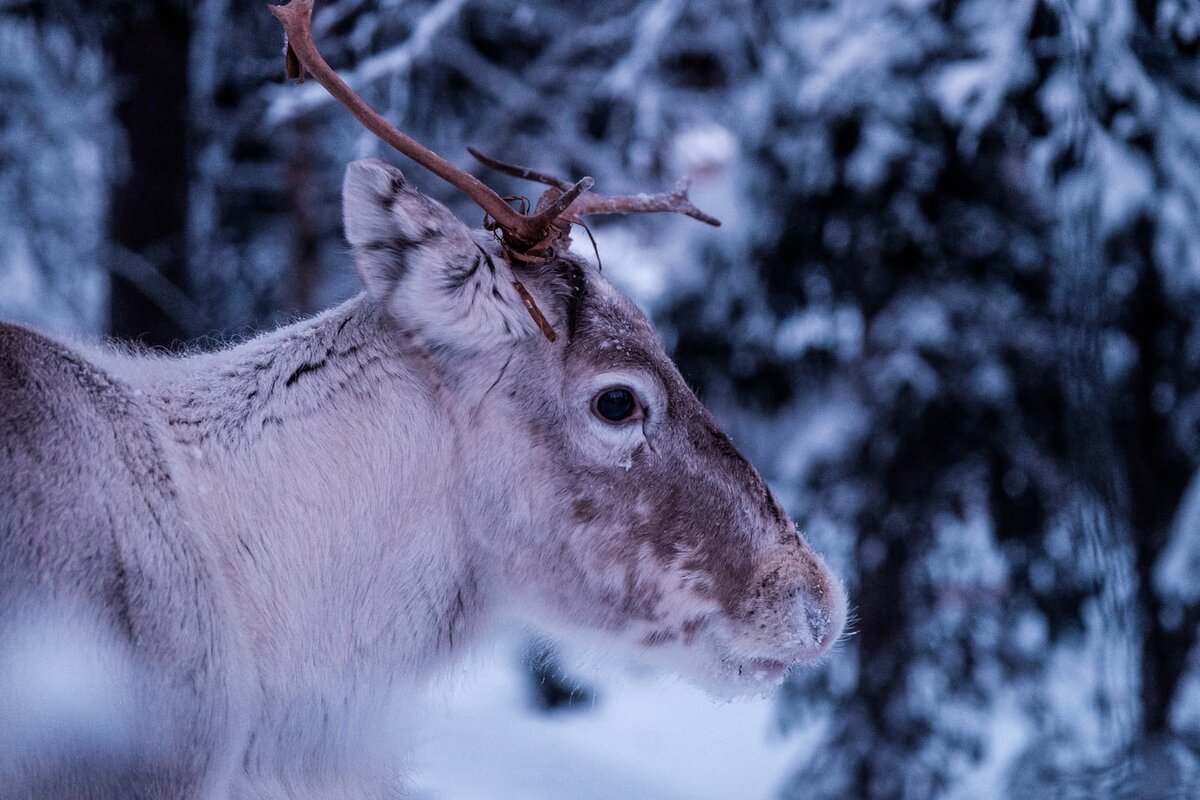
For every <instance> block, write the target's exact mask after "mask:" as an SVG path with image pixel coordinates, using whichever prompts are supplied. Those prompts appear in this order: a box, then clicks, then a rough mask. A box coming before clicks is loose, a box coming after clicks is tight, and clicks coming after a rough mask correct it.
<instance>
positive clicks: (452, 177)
mask: <svg viewBox="0 0 1200 800" xmlns="http://www.w3.org/2000/svg"><path fill="white" fill-rule="evenodd" d="M268 8H269V9H270V11H271V13H272V14H274V15H275V18H276V19H278V20H279V21H280V23H281V24H282V25H283V30H284V32H285V34H286V35H287V50H286V54H285V60H286V64H287V73H288V77H290V78H294V79H296V80H300V81H302V80H304V72H305V71H306V70H307V71H308V72H309V73H310V74H311V75H312V76H313V77H314V78H316V79H317V82H318V83H320V84H321V85H322V86H324V87H325V89H326V91H328V92H329V94H330V95H332V96H333V97H334V98H335V99H336V100H337V101H338V102H340V103H341V104H342V105H344V106H345V107H346V108H347V109H348V110H349V111H350V113H351V114H353V115H354V116H355V118H357V119H358V121H359V122H361V123H362V124H363V126H364V127H366V129H367V130H369V131H371V133H373V134H375V135H376V136H378V137H379V138H380V139H382V140H383V141H385V142H387V143H388V144H390V145H391V146H392V147H394V148H396V149H397V150H398V151H400V152H401V153H403V154H404V155H406V156H408V157H409V158H411V159H412V160H413V161H415V162H417V163H418V164H420V165H421V166H422V167H425V168H426V169H427V170H429V171H430V172H432V173H433V174H435V175H437V176H438V177H440V178H442V179H443V180H445V181H446V182H448V183H449V184H450V185H452V186H454V187H455V188H457V189H459V190H460V191H462V192H463V193H464V194H466V195H467V196H468V197H470V198H471V199H472V200H474V201H475V202H476V203H478V204H479V206H480V208H482V209H483V210H484V211H485V212H486V213H487V214H488V216H490V217H491V218H492V219H493V220H495V225H496V227H498V228H500V229H501V230H502V231H504V233H505V237H506V239H508V240H509V242H510V244H512V245H515V246H517V247H522V248H528V247H531V246H534V245H536V244H538V243H540V242H541V241H542V240H543V239H544V238H545V236H546V233H547V232H548V230H549V229H550V227H551V225H553V224H554V222H555V220H557V219H558V217H559V216H561V214H562V208H560V207H558V204H555V205H554V206H551V207H547V208H545V209H542V210H540V211H538V212H537V213H535V214H531V215H525V214H520V213H518V212H517V211H515V210H513V208H512V207H511V206H510V205H508V203H506V202H505V201H504V198H502V197H500V195H498V194H496V193H495V192H494V191H492V190H491V189H490V188H488V186H487V185H486V184H484V183H483V181H481V180H479V179H478V178H476V177H475V176H474V175H472V174H471V173H469V172H466V171H465V170H462V169H460V168H458V167H456V166H454V165H453V164H451V163H450V162H449V161H447V160H446V159H444V158H442V157H441V156H439V155H438V154H437V153H434V152H433V151H432V150H430V149H428V148H426V147H425V146H424V145H422V144H421V143H420V142H418V141H417V140H416V139H413V138H412V137H410V136H408V135H407V134H405V133H404V132H402V131H400V130H399V129H397V128H396V127H394V126H392V125H391V124H389V123H388V122H387V120H385V119H384V118H383V117H382V116H380V114H379V113H378V112H377V111H375V109H373V108H371V107H370V106H369V105H367V102H366V101H365V100H363V99H362V98H361V97H359V96H358V95H357V94H355V92H354V90H353V89H351V88H350V86H349V85H347V84H346V82H345V81H343V80H342V79H341V78H340V77H339V76H338V74H337V73H336V72H334V71H333V68H332V67H330V66H329V64H328V63H326V61H325V59H324V58H323V57H322V56H321V53H320V52H319V51H318V50H317V46H316V43H315V42H314V41H313V37H312V13H313V0H291V2H289V3H288V4H287V5H285V6H275V5H271V6H268ZM591 185H592V179H591V178H583V179H582V180H580V181H579V182H578V183H576V184H574V186H573V187H572V188H571V189H570V190H569V191H568V192H567V193H568V194H571V193H573V197H572V199H574V198H576V197H578V196H579V195H580V194H583V193H584V192H586V191H587V190H588V189H589V188H590V187H591Z"/></svg>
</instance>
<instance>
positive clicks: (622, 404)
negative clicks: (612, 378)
mask: <svg viewBox="0 0 1200 800" xmlns="http://www.w3.org/2000/svg"><path fill="white" fill-rule="evenodd" d="M637 410H638V401H637V398H636V397H634V396H633V392H631V391H629V390H628V389H625V388H617V389H606V390H604V391H603V392H601V393H600V394H598V395H596V399H595V400H593V401H592V411H593V412H594V413H595V414H596V416H598V417H600V419H602V420H604V421H605V422H624V421H625V420H627V419H629V418H630V417H632V416H633V415H634V413H635V412H636V411H637Z"/></svg>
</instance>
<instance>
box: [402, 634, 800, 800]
mask: <svg viewBox="0 0 1200 800" xmlns="http://www.w3.org/2000/svg"><path fill="white" fill-rule="evenodd" d="M515 652H516V648H515V647H514V646H511V645H510V646H498V647H497V648H496V650H495V653H494V657H490V658H486V659H479V660H478V661H477V662H476V663H475V664H473V665H471V666H469V667H468V668H467V669H466V670H465V672H464V673H463V674H462V675H461V676H460V678H459V679H458V680H457V681H456V682H455V685H454V686H452V687H449V688H447V689H446V690H445V691H444V692H439V693H438V694H437V696H436V697H435V698H434V700H433V701H432V702H431V704H430V708H429V709H428V714H427V715H426V717H427V718H426V719H425V720H424V721H423V722H422V723H421V730H420V732H419V736H420V741H419V744H418V747H417V752H416V765H415V766H416V771H415V776H414V782H415V784H416V785H417V786H418V787H420V789H421V792H422V793H421V794H419V795H418V796H419V797H420V798H421V800H485V798H486V800H508V799H509V798H512V799H513V800H517V799H519V800H551V798H553V799H554V800H563V798H571V800H593V799H595V800H601V798H603V800H613V798H621V799H622V800H710V798H711V800H730V799H731V798H738V800H756V799H757V798H768V797H773V796H774V792H775V791H777V790H778V789H779V787H780V786H781V785H783V783H784V779H785V777H786V775H787V773H788V771H789V770H790V768H791V767H792V766H793V765H794V764H795V763H796V761H797V760H798V759H799V758H800V757H801V756H803V755H804V753H805V752H807V749H808V747H810V746H811V744H810V743H811V742H813V741H815V736H812V735H805V734H798V735H792V736H786V737H785V736H783V735H782V734H780V733H779V732H778V731H777V730H776V729H775V727H774V724H773V721H772V716H773V709H774V706H773V703H772V701H771V700H770V699H769V698H750V699H740V700H735V701H730V702H718V701H714V700H713V699H711V698H710V697H709V696H708V695H705V694H704V693H702V692H701V691H700V690H698V689H694V688H692V687H691V686H689V685H687V684H685V683H683V682H682V681H680V680H678V679H673V678H668V677H663V676H653V675H649V674H645V673H642V672H638V671H635V670H632V669H622V668H619V667H613V668H609V669H606V670H604V671H603V672H592V674H589V675H587V676H586V677H587V680H588V683H589V684H590V685H592V686H594V687H596V688H597V689H598V695H599V697H598V700H597V701H596V703H595V705H594V706H593V707H592V708H590V709H580V710H565V711H560V712H553V713H550V714H546V713H543V712H539V711H537V710H534V709H533V708H532V707H531V705H530V703H529V700H528V689H527V686H526V683H525V680H526V678H525V677H524V676H523V675H522V674H521V673H520V672H519V671H518V668H517V657H516V655H515ZM572 672H573V674H577V673H575V670H572ZM812 733H813V734H816V733H817V731H813V732H812Z"/></svg>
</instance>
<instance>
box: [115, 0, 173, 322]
mask: <svg viewBox="0 0 1200 800" xmlns="http://www.w3.org/2000/svg"><path fill="white" fill-rule="evenodd" d="M118 13H124V14H127V15H128V17H129V19H128V21H127V24H119V25H113V26H111V28H110V31H111V33H110V34H109V35H108V37H107V38H106V41H105V50H106V52H107V54H108V57H109V60H110V64H111V66H112V69H113V72H114V78H115V83H116V85H117V87H118V91H119V92H120V94H119V96H118V98H117V105H116V116H117V120H118V122H119V123H120V124H121V125H122V127H123V128H124V131H125V136H126V141H127V144H128V151H129V161H128V170H127V172H126V174H125V175H124V181H123V182H122V183H120V184H118V185H115V186H114V187H113V194H112V202H111V204H110V212H109V214H110V215H109V231H110V239H111V241H112V243H113V246H114V250H115V253H114V255H113V257H114V259H116V260H119V261H140V262H141V265H140V266H139V268H138V269H137V270H128V269H126V270H121V269H118V270H117V274H114V275H113V279H112V290H111V291H112V296H111V299H110V303H109V330H110V333H112V335H113V336H118V337H122V338H128V339H138V340H140V341H143V342H145V343H146V344H150V345H170V344H172V343H173V342H175V341H178V340H180V339H182V338H184V337H185V335H186V326H185V324H184V320H182V319H181V318H180V317H181V314H182V313H183V312H182V309H173V308H171V307H169V306H170V304H169V303H165V302H163V299H162V298H163V293H162V292H153V291H149V290H148V289H147V287H146V284H145V283H144V282H142V281H134V280H130V279H129V277H127V276H129V275H130V274H136V273H137V272H144V271H145V267H146V265H149V266H150V267H152V268H153V269H155V270H157V271H158V272H159V273H160V275H161V277H162V278H164V279H166V280H167V281H169V282H170V283H171V284H173V285H174V286H175V287H176V288H178V289H180V290H182V291H184V292H185V293H186V291H187V252H186V241H187V237H186V230H187V218H188V172H189V169H188V139H189V136H188V127H189V126H188V105H187V99H188V45H189V40H190V38H191V25H190V21H189V18H188V13H187V11H186V9H185V8H182V7H180V6H178V5H177V4H176V3H174V2H171V0H146V2H141V3H134V4H129V5H124V4H122V6H121V11H120V12H118ZM152 298H153V299H152ZM164 306H167V307H164Z"/></svg>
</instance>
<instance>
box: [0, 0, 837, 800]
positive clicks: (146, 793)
mask: <svg viewBox="0 0 1200 800" xmlns="http://www.w3.org/2000/svg"><path fill="white" fill-rule="evenodd" d="M271 10H272V12H273V13H274V14H275V15H276V16H277V17H278V18H279V19H280V20H281V21H282V23H283V25H284V28H285V30H286V32H287V34H288V42H289V45H288V50H287V56H288V63H289V65H290V66H291V72H292V73H293V74H294V75H299V76H302V75H303V72H304V70H307V71H308V72H310V73H311V74H313V75H314V76H315V77H317V79H318V80H319V81H320V82H321V83H322V84H323V85H325V86H326V88H328V89H329V90H330V91H331V92H332V93H333V94H334V95H335V96H336V97H337V98H338V99H339V100H340V101H341V102H343V103H344V104H345V105H346V106H347V107H348V108H349V109H350V110H351V111H352V112H353V113H354V114H355V115H356V116H358V117H359V118H360V119H362V120H363V121H364V123H365V124H367V126H368V127H369V128H371V129H372V130H373V131H375V132H376V133H377V134H379V135H380V136H381V137H382V138H384V139H385V140H387V141H389V142H391V143H393V144H395V145H397V147H398V149H400V150H401V152H403V153H405V154H406V155H409V156H411V157H412V158H413V159H414V160H416V161H417V162H418V163H420V164H423V165H425V166H427V167H429V168H430V169H431V170H433V171H434V172H435V173H437V174H438V175H441V176H442V177H444V178H446V179H447V180H449V181H450V182H451V183H452V184H453V185H454V186H456V187H458V188H459V189H462V190H463V191H465V192H466V193H467V194H468V195H469V196H470V197H471V198H473V199H474V200H476V201H477V202H478V203H479V204H480V206H482V207H483V208H484V210H485V211H486V212H487V214H488V215H489V218H488V219H489V222H490V224H489V227H490V228H491V230H482V231H479V230H476V231H472V230H470V229H468V228H467V226H466V225H464V224H463V223H462V222H460V221H459V220H458V219H457V218H456V217H455V216H453V215H452V214H451V213H450V212H449V211H448V210H447V209H446V208H445V207H443V206H442V205H440V204H439V203H437V202H435V201H433V200H432V199H430V198H429V197H427V196H425V195H423V194H421V193H420V192H418V191H417V190H416V189H414V188H413V187H412V185H411V184H409V183H408V181H407V180H406V179H405V177H404V175H403V174H402V173H401V172H400V171H399V170H398V169H396V168H395V167H392V166H389V165H387V164H385V163H383V162H381V161H375V160H367V161H358V162H355V163H352V164H350V165H349V167H348V169H347V170H346V176H345V182H344V186H343V206H344V223H345V232H346V237H347V239H348V241H349V243H350V245H351V248H352V251H353V258H354V261H355V264H356V265H357V268H358V272H359V275H360V276H361V278H362V281H363V284H364V287H365V292H364V293H363V294H361V295H359V296H358V297H355V298H354V299H352V300H350V301H348V302H346V303H345V304H343V305H341V306H339V307H337V308H334V309H333V310H330V311H327V312H325V313H323V314H320V315H318V316H316V317H315V318H312V319H309V320H307V321H303V322H299V323H297V324H294V325H291V326H289V327H285V328H282V329H280V330H276V331H274V332H271V333H267V334H265V335H262V336H260V337H259V338H256V339H254V340H252V341H249V342H246V343H244V344H241V345H239V346H236V347H233V348H231V349H228V350H224V351H221V352H214V353H210V354H202V355H191V356H187V357H171V356H163V355H148V354H131V353H128V352H122V351H120V350H117V349H113V348H102V347H93V346H88V345H80V344H73V343H68V342H65V341H61V340H58V339H54V338H50V337H47V336H43V335H41V334H38V333H34V332H32V331H29V330H26V329H24V328H21V327H17V326H15V325H0V718H5V719H6V723H5V726H9V725H10V723H11V722H12V721H13V720H18V721H19V720H21V719H23V718H24V717H22V716H21V714H22V713H26V714H29V713H32V714H33V716H34V717H36V716H37V713H39V712H41V711H44V710H45V709H44V708H41V707H40V706H39V705H38V704H39V703H42V704H44V703H45V702H46V698H45V696H44V694H38V693H36V692H34V693H32V694H31V693H30V692H29V691H27V689H28V688H29V687H28V682H29V681H32V682H33V683H37V682H38V681H43V683H44V680H45V679H44V674H43V673H44V671H45V670H46V669H48V668H53V669H56V670H59V671H62V670H64V669H65V670H67V671H68V672H69V673H70V674H72V675H74V676H75V677H77V678H78V679H79V680H81V681H82V683H83V685H84V686H85V689H86V692H87V693H88V697H87V698H86V699H87V703H85V705H86V706H87V708H86V709H85V710H83V711H80V710H79V709H78V708H74V707H72V708H71V709H68V711H69V712H70V713H68V714H67V715H66V717H63V718H62V719H67V720H68V722H64V723H62V725H63V726H65V727H55V725H56V724H57V723H54V722H53V721H54V720H56V719H59V718H58V717H53V718H52V719H51V723H48V724H47V725H43V726H42V727H40V728H39V727H38V726H37V725H36V724H35V725H33V726H32V727H29V726H26V729H25V731H24V733H23V734H21V735H20V736H17V735H15V734H5V733H0V796H3V797H47V798H48V797H54V798H131V797H132V798H247V799H248V798H256V799H262V800H266V799H268V798H289V797H322V798H334V797H336V798H367V797H370V798H377V797H379V798H381V797H392V796H397V795H398V794H399V793H400V792H401V791H402V785H401V782H400V773H401V772H402V770H401V769H399V766H400V764H399V763H398V762H399V761H402V758H400V756H399V754H397V753H396V752H393V750H392V749H391V748H390V746H389V745H388V744H387V742H390V741H392V740H393V738H394V737H393V736H392V735H391V733H392V731H391V729H390V728H389V727H388V726H389V725H390V721H391V720H392V719H394V718H395V717H396V715H397V714H400V715H401V716H402V715H403V711H404V703H405V702H406V698H407V697H408V696H409V695H410V693H411V692H412V691H413V690H414V689H415V688H416V687H417V686H418V685H419V683H420V682H421V681H422V679H424V678H427V677H428V676H430V675H431V674H432V673H434V672H435V671H436V670H437V669H438V668H439V667H442V666H444V665H445V664H447V663H448V662H449V660H450V659H452V658H454V657H455V656H456V655H457V654H459V653H461V652H462V651H463V650H464V648H466V647H468V646H469V644H470V643H471V642H472V641H473V640H475V639H476V638H478V636H479V634H480V632H481V631H483V630H484V629H485V628H487V627H488V626H489V624H491V623H492V622H493V621H494V620H496V619H497V618H498V617H499V616H501V615H508V614H515V615H519V616H523V617H526V618H529V619H532V620H535V621H538V622H540V623H541V624H543V625H545V626H546V627H548V628H549V629H551V630H564V631H568V630H585V631H590V632H592V633H593V634H598V635H600V636H601V637H603V638H604V639H605V640H607V641H610V642H612V643H614V644H619V645H624V646H629V647H632V648H634V649H636V650H638V651H640V652H642V653H645V654H648V655H650V656H651V657H652V658H655V657H656V658H660V659H661V660H663V661H664V662H666V663H669V664H672V665H674V666H675V667H676V668H678V669H680V670H681V671H684V672H686V673H688V674H690V675H692V676H693V677H694V678H696V679H697V680H698V681H700V682H702V683H705V684H708V685H716V686H726V687H735V688H742V689H750V690H758V689H762V688H769V687H770V686H772V685H774V684H775V683H777V682H778V681H779V680H781V679H782V677H783V676H784V675H785V673H786V672H787V670H788V669H789V668H790V667H792V666H793V665H796V664H802V663H808V662H812V661H814V660H816V659H818V658H819V657H820V656H821V655H822V654H823V653H825V652H826V651H827V650H828V649H829V647H830V646H831V644H832V643H833V642H834V640H835V639H837V638H838V636H839V634H840V632H841V629H842V626H843V622H844V619H845V599H844V594H843V591H842V589H841V588H840V585H839V583H838V581H837V580H836V579H835V578H834V577H833V576H832V575H831V573H830V572H829V570H828V569H827V568H826V567H825V565H824V564H823V562H822V561H821V559H820V558H819V557H818V556H817V555H816V554H815V553H814V552H813V551H812V550H811V549H810V547H809V546H808V544H807V543H806V542H805V540H804V539H803V538H802V537H801V536H800V535H799V534H798V533H797V530H796V528H795V526H794V525H793V523H792V522H791V521H790V520H789V519H788V517H787V515H786V514H785V513H784V511H783V509H782V508H781V507H780V505H779V503H778V502H776V500H775V499H774V498H773V497H772V495H771V492H770V491H769V490H768V488H767V486H766V484H765V483H764V482H763V480H762V478H761V477H760V476H759V475H758V473H757V472H755V470H754V468H753V467H752V466H751V465H750V464H749V463H748V462H747V461H746V460H745V459H744V458H743V457H742V456H741V455H740V454H739V453H738V451H737V450H736V449H735V448H734V446H733V444H732V443H731V442H730V440H729V438H728V437H727V436H726V435H725V434H724V433H722V432H721V431H720V430H719V429H718V427H717V426H716V424H715V423H714V422H713V419H712V417H711V416H710V415H709V414H708V413H707V412H706V411H705V409H704V408H703V407H702V406H701V404H700V402H699V401H698V400H697V399H696V397H695V396H694V395H693V393H692V392H691V391H690V390H689V389H688V387H687V385H686V384H685V382H684V380H683V379H682V378H681V377H680V375H679V372H678V371H677V369H676V368H675V367H674V365H673V364H672V363H671V361H670V359H669V358H668V357H667V355H666V354H665V353H664V351H663V349H662V347H661V345H660V344H659V342H658V340H657V338H656V335H655V332H654V330H653V328H652V327H651V325H650V323H649V322H648V321H647V320H646V318H645V317H644V316H643V315H642V314H641V312H639V311H638V309H637V308H636V307H635V306H634V304H633V303H632V302H631V301H630V300H629V299H628V298H626V297H625V296H624V295H622V294H621V293H620V292H619V291H618V290H617V289H615V288H614V287H613V286H612V285H611V284H610V283H609V282H608V281H607V280H605V279H604V278H603V277H602V276H601V274H599V272H598V271H597V270H595V269H592V268H590V267H589V266H588V265H587V263H586V262H584V261H583V260H581V259H579V258H577V257H576V256H574V255H572V254H570V253H569V252H568V251H567V250H566V248H565V243H566V237H567V234H568V231H569V229H570V226H571V224H572V223H573V222H575V221H578V220H579V219H581V218H582V217H583V216H585V215H588V214H596V213H629V212H639V211H659V210H670V211H681V212H683V213H688V214H690V215H692V216H697V217H698V218H701V219H705V216H704V215H703V213H702V212H699V210H697V209H695V207H694V206H692V205H691V204H690V202H688V200H687V198H686V193H685V191H684V190H682V189H681V190H679V191H677V192H675V193H673V194H669V195H657V196H652V197H644V196H639V197H637V198H613V197H604V196H600V195H596V194H593V193H591V192H590V191H589V189H590V186H591V183H592V182H591V180H590V179H584V180H582V181H579V182H576V183H574V184H571V183H568V182H563V181H558V180H556V179H553V178H550V177H548V176H544V175H540V174H538V173H533V172H531V171H528V170H522V169H521V168H517V167H511V166H509V165H504V164H498V166H499V167H500V168H502V169H505V170H506V171H509V172H513V173H514V174H521V175H524V176H526V177H533V178H534V179H537V180H541V181H542V182H544V183H548V184H550V188H549V189H548V190H547V191H546V194H545V195H543V197H542V200H541V201H540V202H539V204H538V207H537V209H535V210H534V211H533V212H531V213H529V214H521V213H518V212H517V211H515V210H514V209H513V208H512V207H511V206H509V204H508V203H507V202H505V201H504V200H502V199H501V198H499V197H498V196H497V195H496V194H495V193H494V192H492V191H491V190H490V189H488V188H487V187H486V186H484V185H483V184H482V183H480V182H479V181H478V180H477V179H476V178H475V177H473V176H472V175H470V174H469V173H467V172H465V171H462V170H459V169H458V168H456V167H454V166H452V165H450V164H449V163H448V162H446V161H444V160H442V159H440V158H439V157H438V156H436V155H435V154H433V153H431V152H430V151H428V150H426V149H425V148H423V147H421V146H420V145H419V144H417V143H416V142H414V141H413V140H411V139H409V138H408V137H407V136H405V135H404V134H403V133H401V132H399V131H397V130H395V129H394V128H392V127H391V126H389V125H387V124H386V123H385V122H383V120H382V119H381V118H380V117H378V115H377V114H375V112H373V111H372V110H371V109H370V108H368V107H367V106H366V104H365V103H363V101H362V100H361V99H359V98H358V97H357V96H355V95H354V94H353V93H352V92H351V91H350V90H349V89H348V88H347V87H346V86H345V84H344V83H342V82H341V81H340V80H339V79H338V77H337V76H336V74H335V73H334V72H333V71H332V70H331V69H330V68H329V67H328V65H327V64H325V62H324V60H323V59H322V58H321V56H320V54H319V53H318V52H317V49H316V46H315V44H313V42H312V36H311V28H310V20H311V14H312V0H292V2H291V3H290V4H289V5H287V6H283V7H272V9H271ZM47 653H48V654H50V661H47V660H46V658H43V657H44V656H46V654H47ZM55 659H57V660H55ZM72 671H73V672H72ZM55 674H57V673H55ZM6 676H8V677H6ZM14 676H17V677H14ZM20 676H25V677H20ZM39 685H41V684H39ZM76 699H78V698H76ZM23 704H24V705H23ZM97 709H99V710H97ZM89 714H90V715H91V716H89ZM97 715H99V716H100V717H103V718H104V720H107V721H110V722H113V721H115V723H114V725H113V726H112V727H111V728H104V727H103V726H101V727H96V726H97V725H99V723H97V722H96V719H95V717H97ZM52 723H53V724H52ZM5 726H0V727H5ZM89 726H91V727H89ZM18 729H20V727H19V726H18ZM97 731H100V733H99V734H97ZM90 734H96V735H90ZM6 735H7V736H8V738H5V736H6Z"/></svg>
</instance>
